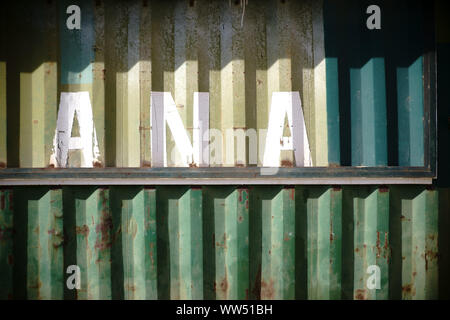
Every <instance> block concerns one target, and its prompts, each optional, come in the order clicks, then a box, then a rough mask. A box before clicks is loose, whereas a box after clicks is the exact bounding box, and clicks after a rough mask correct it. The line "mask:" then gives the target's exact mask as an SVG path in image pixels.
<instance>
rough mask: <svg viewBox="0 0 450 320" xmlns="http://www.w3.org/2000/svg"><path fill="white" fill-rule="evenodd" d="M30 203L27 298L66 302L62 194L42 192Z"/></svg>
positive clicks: (57, 191)
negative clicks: (64, 291)
mask: <svg viewBox="0 0 450 320" xmlns="http://www.w3.org/2000/svg"><path fill="white" fill-rule="evenodd" d="M39 191H42V192H41V193H40V194H36V197H33V198H32V199H29V200H27V215H28V220H27V221H28V226H27V230H28V232H27V233H28V237H27V298H28V299H39V300H40V299H62V298H63V290H64V287H63V285H64V278H63V248H62V244H63V219H62V217H63V212H62V190H61V189H53V190H52V189H50V190H44V189H42V190H39Z"/></svg>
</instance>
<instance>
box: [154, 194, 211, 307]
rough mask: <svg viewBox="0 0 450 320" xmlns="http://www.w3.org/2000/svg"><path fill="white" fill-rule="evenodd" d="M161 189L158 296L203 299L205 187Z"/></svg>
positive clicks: (159, 203) (158, 229) (158, 203)
mask: <svg viewBox="0 0 450 320" xmlns="http://www.w3.org/2000/svg"><path fill="white" fill-rule="evenodd" d="M157 192H158V193H159V194H158V196H157V208H158V211H159V212H158V215H157V224H158V225H157V243H158V249H157V253H158V269H159V270H161V272H160V273H159V278H158V298H163V299H164V298H165V299H168V298H170V299H202V298H203V236H202V234H203V230H202V190H201V189H190V188H183V187H176V188H161V189H159V190H158V191H157Z"/></svg>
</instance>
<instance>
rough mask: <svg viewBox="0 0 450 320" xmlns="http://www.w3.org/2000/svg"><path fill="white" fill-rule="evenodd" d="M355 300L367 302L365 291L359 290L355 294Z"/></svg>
mask: <svg viewBox="0 0 450 320" xmlns="http://www.w3.org/2000/svg"><path fill="white" fill-rule="evenodd" d="M355 299H356V300H366V299H367V292H366V290H364V289H357V290H356V292H355Z"/></svg>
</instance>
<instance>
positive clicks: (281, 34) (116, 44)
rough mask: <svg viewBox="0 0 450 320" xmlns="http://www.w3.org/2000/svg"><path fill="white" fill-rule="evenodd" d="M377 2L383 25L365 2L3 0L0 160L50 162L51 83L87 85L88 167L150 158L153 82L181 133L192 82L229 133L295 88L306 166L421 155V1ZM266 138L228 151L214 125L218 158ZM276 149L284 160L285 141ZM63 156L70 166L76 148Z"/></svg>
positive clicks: (400, 161) (389, 161)
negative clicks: (74, 19)
mask: <svg viewBox="0 0 450 320" xmlns="http://www.w3.org/2000/svg"><path fill="white" fill-rule="evenodd" d="M376 2H377V3H379V4H380V5H382V7H383V16H382V21H383V22H382V23H383V27H382V29H381V30H367V28H366V26H365V19H366V17H367V15H366V13H365V11H366V8H367V6H368V5H369V4H372V3H371V2H370V3H369V2H368V1H346V2H345V3H343V4H341V3H337V2H335V1H311V0H305V1H288V0H286V1H284V0H283V1H279V0H268V1H265V2H264V3H260V2H259V1H249V2H248V5H247V6H245V13H243V10H244V8H243V7H242V5H241V1H218V0H217V1H206V0H196V1H173V2H170V3H167V2H164V3H162V2H159V1H155V2H153V1H127V2H125V1H109V2H105V1H93V0H80V1H43V0H41V1H33V3H32V4H28V3H27V4H26V5H25V4H24V3H21V2H20V1H19V2H10V3H8V5H7V10H2V11H3V12H7V14H6V17H5V19H4V21H2V23H3V24H5V25H6V27H5V29H7V30H14V32H8V33H5V34H3V35H2V39H3V40H2V43H4V44H7V45H2V47H3V48H2V49H0V57H1V59H0V93H1V94H0V114H1V115H2V117H1V120H0V163H3V164H5V163H6V149H7V150H8V153H7V160H8V161H7V165H8V167H48V166H49V165H50V163H49V159H50V154H51V149H52V143H53V135H54V132H55V127H56V119H57V110H58V106H59V100H60V95H61V92H77V91H88V92H89V94H90V99H91V104H92V109H93V115H94V116H93V118H94V124H95V128H96V131H97V138H98V144H99V151H100V157H99V159H98V163H95V164H94V165H95V166H117V167H148V166H151V163H152V159H151V135H150V130H151V124H150V92H151V91H167V92H171V94H172V96H173V97H174V99H175V101H176V103H177V105H178V108H177V109H178V112H179V113H180V115H181V118H182V120H183V124H184V126H185V127H186V128H187V130H188V131H189V134H190V135H191V136H192V128H193V116H192V112H193V93H194V92H209V94H210V113H209V115H210V127H211V129H220V130H221V131H222V134H225V133H226V132H227V130H231V132H233V133H236V132H238V131H240V130H242V129H244V130H245V129H256V130H260V129H267V123H268V117H269V110H270V101H271V97H272V92H277V91H298V92H300V97H301V101H302V107H303V111H304V117H305V123H306V128H307V134H308V139H309V145H310V148H311V153H312V160H313V164H314V165H317V166H328V165H356V166H385V165H393V166H397V165H400V166H423V165H424V147H426V144H425V145H424V135H423V131H424V130H423V129H424V124H423V117H424V97H423V89H422V88H423V70H422V69H423V59H422V55H423V54H424V53H426V52H427V43H426V41H425V40H424V39H426V38H427V37H428V34H426V32H425V29H426V23H425V22H424V17H423V12H424V11H426V9H427V8H428V7H430V6H426V5H425V6H424V5H422V2H420V1H413V2H411V1H396V2H395V4H392V3H391V2H389V1H381V2H380V1H376ZM70 4H77V5H79V6H80V8H81V13H82V19H81V21H82V22H81V30H68V29H67V27H66V20H67V17H68V14H67V13H66V8H67V6H68V5H70ZM2 20H3V19H2ZM409 21H414V23H410V22H409ZM5 71H7V72H6V75H5ZM5 79H6V83H5ZM5 87H6V88H7V93H8V94H7V95H6V100H5V95H4V94H3V92H4V91H5ZM6 109H7V111H8V115H7V121H6V116H4V115H5V112H6ZM6 122H7V135H5V130H6V129H5V125H6ZM287 131H288V130H287ZM72 133H73V135H74V136H76V135H77V133H78V125H77V124H75V125H74V128H73V132H72ZM167 133H168V136H167V144H168V154H171V149H172V148H173V147H174V146H175V145H174V142H173V141H172V139H171V137H172V135H171V132H170V130H168V131H167ZM5 137H7V148H6V145H5V142H6V140H5ZM264 141H265V140H264V139H262V143H257V142H254V141H250V139H249V141H246V142H245V145H246V148H245V152H238V151H237V150H235V148H236V144H237V142H236V141H234V140H232V141H227V139H225V138H223V141H222V149H223V150H225V149H226V148H227V144H230V143H231V144H232V145H233V147H232V148H231V149H230V152H231V154H229V155H227V156H228V158H227V156H226V155H225V152H222V154H223V159H222V161H221V164H222V165H225V166H242V165H244V166H245V165H248V164H249V152H250V151H249V149H250V148H251V147H253V146H254V145H255V144H256V148H257V150H258V154H263V152H264V150H263V149H264ZM168 158H170V157H168ZM281 158H282V159H281V160H282V163H283V164H284V165H286V166H292V164H293V153H292V152H290V151H283V152H282V154H281ZM258 163H259V164H260V162H258ZM68 165H69V166H71V167H78V166H80V152H79V151H77V150H75V151H71V152H70V154H69V164H68ZM169 165H170V166H173V165H177V159H175V160H174V161H170V159H169Z"/></svg>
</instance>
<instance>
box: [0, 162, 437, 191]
mask: <svg viewBox="0 0 450 320" xmlns="http://www.w3.org/2000/svg"><path fill="white" fill-rule="evenodd" d="M276 169H277V168H260V167H246V168H231V167H230V168H227V167H209V168H180V167H177V168H175V167H172V168H92V169H91V168H89V169H88V168H86V169H81V168H65V169H53V168H52V169H35V168H33V169H23V168H20V169H12V168H11V169H4V170H1V171H0V185H3V186H5V185H111V184H114V185H173V184H177V185H205V184H206V185H212V184H219V185H220V184H222V185H247V184H248V185H251V184H255V185H257V184H258V185H289V184H303V185H312V184H314V185H316V184H331V185H334V184H335V185H349V184H374V185H379V184H431V183H432V179H433V178H434V175H433V173H432V172H431V171H428V170H426V169H424V168H403V167H383V168H376V167H360V168H355V167H339V168H330V167H314V168H285V167H283V168H278V170H276ZM269 173H273V174H269Z"/></svg>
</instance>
